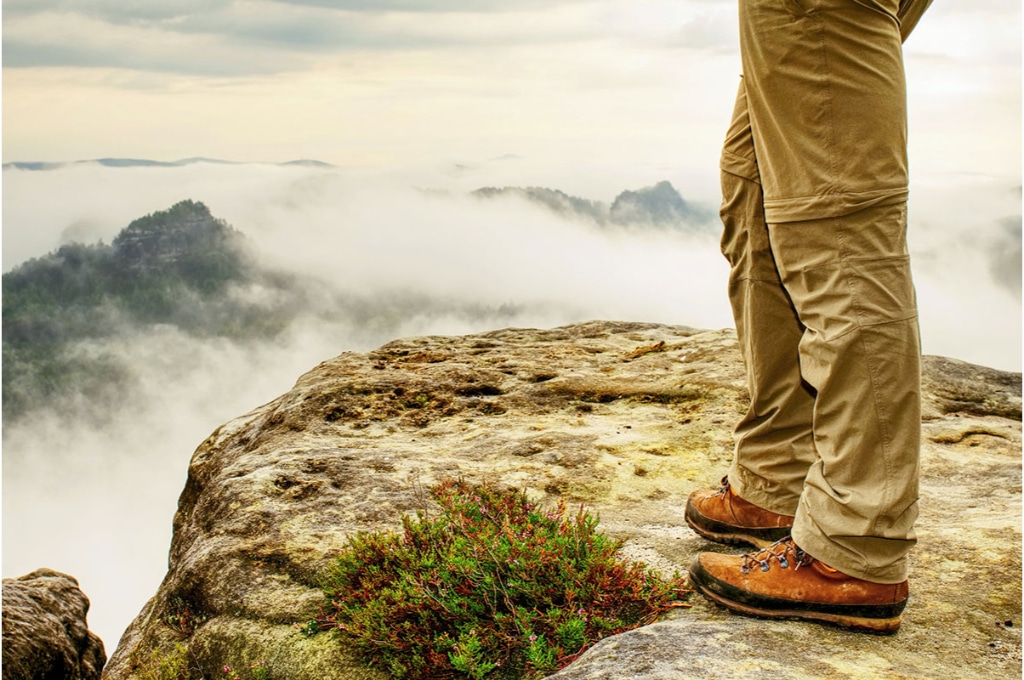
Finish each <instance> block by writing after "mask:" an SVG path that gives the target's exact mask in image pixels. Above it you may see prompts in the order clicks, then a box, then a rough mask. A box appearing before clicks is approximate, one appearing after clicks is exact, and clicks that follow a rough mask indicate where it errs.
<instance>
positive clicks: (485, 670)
mask: <svg viewBox="0 0 1024 680" xmlns="http://www.w3.org/2000/svg"><path fill="white" fill-rule="evenodd" d="M430 495H431V497H432V498H433V499H434V501H436V502H437V504H438V505H439V506H440V515H438V516H437V517H430V516H429V515H428V514H427V513H426V512H422V511H421V512H419V513H417V516H416V517H415V518H412V517H409V516H406V517H404V518H403V520H402V524H403V531H400V532H376V533H360V534H358V535H357V536H355V537H354V538H352V539H351V540H350V543H349V545H348V546H346V548H345V549H344V550H342V552H341V553H340V555H339V556H338V558H337V559H336V561H335V562H334V564H333V566H332V568H331V570H330V573H329V576H328V579H327V584H326V585H325V592H326V594H327V597H328V600H329V606H328V609H327V611H326V613H325V614H324V616H322V617H321V619H319V620H318V622H317V623H318V627H319V628H320V629H327V628H330V629H333V630H335V631H336V632H337V634H338V635H339V636H340V638H341V642H342V644H344V645H346V646H350V647H352V648H354V649H355V650H357V651H358V652H359V653H360V654H361V655H362V656H363V657H364V658H365V659H366V660H367V661H368V662H369V663H370V664H371V665H373V666H375V667H378V668H381V669H383V670H385V671H387V672H388V673H390V674H391V675H392V676H393V677H396V678H410V679H413V680H415V679H417V678H465V677H469V678H473V679H474V680H480V679H482V678H489V679H490V678H493V679H495V680H497V679H508V678H538V677H542V676H544V675H547V674H550V673H552V672H554V671H556V670H557V669H559V668H562V667H563V666H565V665H567V664H569V663H570V662H571V661H573V660H574V659H575V658H576V657H577V656H579V655H580V654H581V653H582V652H583V651H584V650H585V649H586V648H588V647H589V646H591V645H593V644H594V643H595V642H596V641H598V640H600V639H601V638H604V637H607V636H609V635H614V634H616V633H620V632H622V631H625V630H629V629H631V628H636V627H638V626H641V625H644V624H647V623H650V622H652V621H654V620H655V618H657V616H658V615H659V614H661V613H663V612H665V611H667V610H668V609H671V608H673V607H679V606H687V605H685V603H684V600H685V598H686V597H687V595H688V594H689V592H690V591H689V590H688V589H687V588H686V587H685V581H684V579H683V578H682V577H681V576H680V575H679V574H678V573H676V574H674V575H673V576H672V577H671V578H668V579H663V578H662V577H660V576H659V575H658V574H657V573H656V572H654V571H653V570H651V569H649V568H648V567H647V566H646V565H644V564H643V563H640V562H631V561H629V560H626V559H623V558H622V557H620V556H619V555H618V554H617V553H618V550H619V548H620V547H621V545H622V542H621V541H618V540H614V539H611V538H609V537H607V536H605V535H603V534H602V533H600V532H599V531H598V530H597V525H598V519H597V518H596V517H595V516H593V515H591V514H590V513H589V512H587V511H586V510H585V509H584V508H583V507H582V506H581V507H580V508H579V509H578V510H577V511H576V512H574V513H570V512H569V511H568V510H567V509H566V505H565V503H564V502H560V503H559V504H558V505H557V506H556V507H554V508H541V507H538V506H536V505H534V504H533V503H531V502H530V501H529V500H528V499H527V497H526V494H525V493H523V492H521V491H502V490H498V489H496V488H493V487H491V486H488V485H481V486H473V485H470V484H468V483H466V482H464V481H461V480H450V479H449V480H445V481H442V482H440V483H439V484H437V485H435V486H433V487H431V489H430Z"/></svg>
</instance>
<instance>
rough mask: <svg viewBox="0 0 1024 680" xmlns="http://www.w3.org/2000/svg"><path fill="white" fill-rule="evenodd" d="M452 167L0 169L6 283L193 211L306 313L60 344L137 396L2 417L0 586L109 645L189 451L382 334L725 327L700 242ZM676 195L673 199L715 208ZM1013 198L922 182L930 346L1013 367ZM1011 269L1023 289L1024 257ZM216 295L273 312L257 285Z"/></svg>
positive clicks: (514, 163)
mask: <svg viewBox="0 0 1024 680" xmlns="http://www.w3.org/2000/svg"><path fill="white" fill-rule="evenodd" d="M464 165H467V166H468V165H471V166H472V171H467V172H465V173H460V174H456V175H452V174H451V173H449V172H447V168H441V169H437V168H426V169H423V168H421V169H418V170H407V171H405V172H403V173H401V174H398V175H388V176H385V175H376V176H370V175H365V174H362V175H361V174H357V173H354V172H352V171H347V170H341V169H323V168H303V167H295V166H289V167H280V166H269V165H236V166H219V165H211V164H196V165H189V166H182V167H177V168H108V167H102V166H96V165H89V164H83V165H72V166H66V167H63V168H60V169H56V170H48V171H35V172H33V171H23V170H14V169H8V170H5V171H4V199H5V200H4V204H3V210H4V227H5V228H4V231H3V241H4V243H3V245H4V248H3V254H4V258H5V261H4V269H5V270H9V269H10V268H11V267H12V266H14V265H15V264H17V263H18V262H20V261H23V260H25V259H28V258H30V257H34V256H40V255H43V254H45V253H46V252H49V251H50V250H52V249H54V248H56V247H57V246H58V245H59V244H60V243H61V242H62V241H68V240H73V239H74V238H76V237H82V238H87V239H95V238H103V239H104V240H106V241H107V242H109V241H110V240H111V239H112V238H113V236H114V235H115V234H116V233H117V232H118V231H119V230H120V229H122V228H123V227H124V226H125V225H127V224H128V222H130V221H131V220H132V219H134V218H136V217H139V216H141V215H143V214H146V213H150V212H153V211H156V210H163V209H166V208H167V207H169V206H170V205H171V204H173V203H175V202H177V201H179V200H181V199H184V198H193V199H196V200H202V201H204V202H205V203H206V204H207V205H208V206H209V207H210V209H211V211H212V212H213V214H214V215H215V216H217V217H221V218H224V219H225V220H227V221H228V222H229V223H230V224H231V225H233V226H234V227H236V228H237V229H240V230H241V231H243V232H244V233H246V234H247V235H248V236H249V238H250V240H251V241H252V242H253V244H254V246H255V247H257V248H258V249H259V251H260V253H261V258H262V261H263V262H264V264H265V265H266V266H268V267H272V268H275V269H276V270H278V271H281V272H285V273H288V272H291V273H293V274H295V275H296V276H299V275H301V276H300V277H299V278H300V279H301V281H302V284H301V285H302V286H303V287H302V289H301V291H300V292H301V294H300V295H299V296H298V297H297V298H294V299H297V300H301V305H302V310H301V313H298V314H297V315H296V317H295V319H294V320H293V322H292V323H291V325H290V326H289V327H288V328H287V329H286V330H285V332H283V333H282V334H280V335H278V336H276V337H273V338H270V339H264V340H255V339H253V340H250V341H231V340H227V339H224V338H200V337H196V336H193V335H189V334H187V333H184V332H182V331H180V330H178V329H176V328H174V327H169V326H157V327H152V326H151V327H139V326H131V325H126V326H125V327H124V328H122V329H121V332H119V333H116V334H113V335H112V337H111V338H108V339H106V340H102V341H100V340H96V341H91V342H87V343H82V345H81V346H79V347H77V348H75V351H77V352H82V353H89V354H90V355H91V356H96V357H106V358H108V359H110V360H111V361H115V362H119V364H120V365H122V366H125V367H127V368H128V369H129V371H130V373H131V375H132V376H133V378H132V380H131V381H129V382H128V383H126V386H125V388H124V389H125V390H127V394H128V396H129V397H130V398H124V395H122V397H121V398H120V399H119V400H118V401H117V404H118V406H117V409H116V410H115V411H113V412H112V413H111V414H110V417H108V418H105V419H104V418H95V417H92V416H88V417H87V414H88V412H89V408H95V406H96V405H95V404H90V405H89V408H85V407H84V405H83V404H81V403H76V401H75V397H74V395H70V396H65V398H64V400H63V401H61V403H60V404H59V405H57V406H59V407H55V408H52V409H49V410H47V411H41V412H38V413H36V414H35V415H34V417H32V418H31V419H23V420H20V421H16V422H15V423H6V422H5V427H4V479H3V486H4V488H3V491H4V493H3V505H4V507H3V510H4V527H3V529H4V551H3V557H4V564H3V571H4V575H5V576H17V575H20V574H22V573H26V572H28V571H31V570H32V569H35V568H38V567H40V566H48V567H51V568H54V569H59V570H63V571H66V572H69V573H71V574H74V575H75V576H76V577H78V578H79V580H80V581H81V583H82V586H83V588H84V590H85V592H86V593H87V594H88V595H89V596H90V598H91V599H92V603H93V605H92V609H91V611H90V624H91V626H92V627H93V629H94V630H97V631H98V632H99V633H100V635H101V636H102V637H103V638H104V640H105V642H106V644H107V647H108V650H109V649H112V648H113V646H114V645H115V644H116V641H117V639H118V637H119V636H120V633H121V631H122V630H123V629H124V627H125V626H127V625H128V623H129V621H130V620H131V618H132V617H134V616H135V614H136V613H138V611H139V610H140V609H141V607H142V605H143V604H144V603H145V600H146V599H147V598H148V597H149V596H150V595H151V594H152V592H153V591H154V590H155V588H156V586H157V585H158V583H159V580H160V578H161V577H162V575H163V573H164V570H165V569H166V554H167V548H168V545H169V542H170V532H171V527H170V522H171V517H172V514H173V512H174V507H175V503H176V499H177V495H178V494H179V493H180V491H181V488H182V486H183V484H184V481H185V476H186V472H187V466H188V458H189V454H190V452H191V451H192V450H193V449H194V448H195V447H196V446H197V445H198V444H199V443H200V442H201V441H203V440H204V439H205V437H206V436H207V435H208V434H209V433H210V432H212V431H213V429H214V428H216V427H217V426H218V425H220V424H222V423H224V422H226V421H228V420H230V419H232V418H234V417H237V416H239V415H240V414H243V413H245V412H247V411H249V410H250V409H252V408H254V407H256V406H257V405H259V404H261V403H264V402H266V401H269V400H270V399H273V398H274V397H276V396H277V395H279V394H281V393H283V392H284V391H286V390H287V389H289V388H290V387H291V385H292V384H294V382H295V380H296V379H297V378H298V377H299V375H300V374H302V373H303V372H305V371H306V370H309V369H310V368H312V367H314V366H315V365H316V364H317V363H319V362H320V361H322V360H324V359H327V358H329V357H331V356H334V355H336V354H339V353H341V352H343V351H352V350H354V351H363V350H368V349H371V348H374V347H376V346H379V345H380V344H383V343H384V342H387V341H388V340H391V339H394V338H397V337H406V336H410V335H424V334H462V333H471V332H482V331H486V330H492V329H494V328H500V327H509V326H531V327H552V326H557V325H561V324H566V323H571V322H575V321H584V320H589V319H595V318H604V319H616V320H635V321H655V322H664V323H676V324H682V325H688V326H695V327H704V328H719V327H723V326H730V325H732V324H731V317H730V313H729V308H728V303H727V299H726V295H725V281H726V276H727V271H726V265H725V261H724V259H723V258H722V257H721V255H720V254H719V253H718V244H717V238H716V237H715V236H714V235H702V234H700V233H690V232H687V231H684V230H665V229H652V228H646V229H645V228H642V227H640V226H634V227H628V228H627V227H617V226H615V227H609V226H607V225H605V226H604V227H602V226H600V225H597V224H595V223H594V222H593V221H592V220H591V221H588V220H586V219H573V218H566V217H564V216H559V215H558V214H556V213H554V212H552V211H551V210H550V209H549V208H548V207H545V206H544V205H539V204H535V203H531V202H530V201H528V200H526V199H523V198H521V197H518V198H517V197H516V196H515V195H510V196H508V197H504V198H496V199H492V200H489V201H484V200H480V199H478V198H474V197H472V196H470V195H469V194H468V192H469V191H470V190H471V189H473V188H477V187H480V186H487V185H492V186H509V185H512V186H515V185H518V186H529V185H536V184H539V183H540V182H538V181H537V179H538V175H537V174H534V173H535V170H536V169H534V168H531V167H530V166H529V164H528V163H526V162H524V161H522V160H506V161H501V162H498V161H480V162H477V163H465V164H464ZM577 170H584V169H577ZM644 172H647V171H644ZM587 177H588V175H587V174H586V172H579V171H572V170H565V171H564V174H562V175H560V176H559V175H555V174H551V175H548V176H545V177H543V182H544V183H545V184H547V185H548V186H550V187H551V188H557V189H564V190H567V191H569V192H571V193H573V194H574V195H578V196H580V197H582V198H588V199H593V200H600V201H603V202H605V203H610V202H611V201H612V199H613V198H614V197H615V195H616V194H617V193H618V192H619V191H621V190H623V189H637V188H639V187H641V186H645V185H649V184H652V183H653V182H651V181H650V178H649V177H647V176H646V175H640V174H638V175H636V176H629V175H628V173H626V174H623V175H620V176H618V177H617V178H616V180H615V181H616V183H617V186H616V187H615V188H614V189H611V188H609V187H607V186H605V185H604V183H605V182H607V181H608V180H607V178H606V177H593V178H591V179H585V178H587ZM670 179H672V180H673V183H674V184H675V185H676V187H677V188H678V189H679V190H680V191H681V192H682V194H683V195H684V197H685V198H686V199H687V201H688V202H696V203H698V204H702V205H705V206H708V205H714V204H715V203H716V202H717V199H716V197H715V196H714V195H709V194H708V193H707V192H702V191H698V192H697V193H696V194H693V193H691V192H690V191H688V188H687V186H686V184H685V182H683V181H680V180H679V179H678V178H670ZM1017 184H1019V179H1018V180H1016V181H1015V182H1013V183H1008V182H1004V181H1000V180H995V179H992V178H983V177H982V178H979V177H959V176H958V177H940V178H931V179H928V178H926V179H925V180H923V181H921V182H918V184H917V185H915V190H914V197H913V199H912V200H913V202H912V205H911V226H910V232H911V249H912V262H913V267H914V271H915V278H916V282H917V287H918V292H919V299H920V307H921V323H922V330H923V338H924V347H925V351H926V352H928V353H938V354H946V355H951V356H955V357H958V358H962V359H967V360H970V361H974V362H976V363H982V364H988V365H993V366H996V367H1000V368H1009V369H1015V370H1019V368H1020V343H1021V335H1020V324H1021V309H1020V289H1019V285H1018V287H1017V289H1016V292H1014V290H1013V288H1012V285H1011V284H1012V274H1013V262H1012V258H1011V257H1009V255H1007V256H1006V257H1003V256H1004V254H1006V253H1008V252H1010V251H1011V250H1012V248H1013V247H1014V245H1016V247H1017V248H1018V249H1019V247H1020V218H1019V215H1020V192H1019V190H1018V189H1016V185H1017ZM428 189H429V191H428ZM53 196H60V197H61V200H59V201H54V200H51V199H52V197H53ZM1014 220H1016V221H1014ZM1016 266H1017V270H1016V271H1017V273H1018V281H1019V267H1020V263H1019V256H1018V259H1017V262H1016ZM293 292H294V291H293ZM231 294H232V295H233V296H236V297H238V298H239V299H243V300H244V301H246V302H247V303H248V304H253V305H261V304H262V305H266V306H267V308H268V309H272V308H275V307H277V306H280V304H281V299H278V298H275V297H274V296H275V295H280V294H281V293H280V291H279V290H274V289H272V288H267V287H259V286H251V287H247V288H237V289H235V290H234V291H233V292H232V293H231ZM290 299H291V298H290ZM115 322H116V321H115ZM112 323H114V322H112ZM101 406H102V405H101ZM93 415H95V414H93ZM42 537H45V538H42Z"/></svg>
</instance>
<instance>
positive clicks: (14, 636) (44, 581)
mask: <svg viewBox="0 0 1024 680" xmlns="http://www.w3.org/2000/svg"><path fill="white" fill-rule="evenodd" d="M88 611H89V598H87V597H86V596H85V594H84V593H83V592H82V591H81V590H80V589H79V587H78V581H76V580H75V579H74V578H72V577H71V576H68V575H67V574H61V573H60V572H56V571H53V570H51V569H37V570H36V571H33V572H32V573H31V574H26V575H25V576H22V577H20V578H16V579H15V578H5V579H4V580H3V679H4V680H36V679H38V680H95V679H96V678H99V677H100V671H101V670H102V668H103V664H104V663H106V661H107V655H106V652H105V651H104V649H103V641H102V640H100V639H99V638H98V637H97V636H96V635H94V634H93V633H91V632H89V626H88V624H87V623H86V614H87V613H88Z"/></svg>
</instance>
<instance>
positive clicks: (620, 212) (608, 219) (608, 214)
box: [472, 181, 718, 231]
mask: <svg viewBox="0 0 1024 680" xmlns="http://www.w3.org/2000/svg"><path fill="white" fill-rule="evenodd" d="M472 195H473V196H475V197H477V198H483V199H493V198H499V197H509V196H512V197H516V198H521V199H524V200H527V201H530V202H531V203H536V204H538V205H542V206H544V207H545V208H547V209H549V210H551V211H552V212H554V213H556V214H558V215H560V216H562V217H574V218H577V219H585V220H589V221H592V222H595V223H596V224H598V225H601V226H611V225H614V226H633V227H644V226H646V227H657V228H661V229H680V230H684V231H705V230H706V229H707V230H708V231H710V227H709V225H711V223H712V219H713V218H714V217H716V215H715V213H714V212H713V211H709V210H707V209H704V208H701V207H698V206H694V205H691V204H690V203H687V202H686V201H685V200H684V199H683V197H682V196H681V195H680V194H679V192H678V191H676V189H675V187H673V186H672V184H671V182H667V181H662V182H658V183H657V184H655V185H653V186H649V187H644V188H642V189H637V190H635V191H623V192H622V193H620V194H619V195H618V196H616V197H615V200H614V201H612V203H611V204H610V205H609V204H607V203H602V202H600V201H592V200H590V199H586V198H579V197H577V196H570V195H569V194H567V193H565V192H564V191H559V190H558V189H547V188H544V187H502V188H497V187H483V188H481V189H477V190H476V191H474V192H472ZM713 228H714V229H717V228H718V226H717V224H715V225H714V227H713Z"/></svg>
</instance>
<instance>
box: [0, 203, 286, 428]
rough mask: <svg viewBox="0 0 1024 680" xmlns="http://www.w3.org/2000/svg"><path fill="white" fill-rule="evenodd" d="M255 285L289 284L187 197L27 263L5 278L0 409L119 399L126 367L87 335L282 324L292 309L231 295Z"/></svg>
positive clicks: (239, 333) (257, 332)
mask: <svg viewBox="0 0 1024 680" xmlns="http://www.w3.org/2000/svg"><path fill="white" fill-rule="evenodd" d="M253 284H258V285H260V286H264V287H271V288H276V289H279V290H285V289H287V288H289V287H290V284H291V282H290V280H289V278H288V277H287V276H284V275H281V274H274V273H271V272H268V271H265V270H263V269H261V268H260V267H259V266H258V265H257V263H256V259H255V257H254V255H253V254H252V250H251V248H250V246H249V244H248V241H247V239H246V237H245V236H244V235H243V234H242V233H241V232H239V231H238V230H236V229H234V228H232V227H231V226H229V225H228V224H227V223H226V222H224V221H223V220H220V219H217V218H215V217H214V216H213V215H211V214H210V211H209V209H208V208H207V207H206V206H205V205H204V204H202V203H200V202H196V201H191V200H186V201H181V202H180V203H177V204H175V205H174V206H172V207H171V208H170V209H168V210H164V211H159V212H155V213H152V214H150V215H146V216H145V217H141V218H139V219H137V220H135V221H133V222H132V223H131V224H129V225H128V226H127V227H125V228H124V229H123V230H122V231H121V232H120V233H119V234H118V235H117V236H116V237H115V238H114V240H113V242H112V243H110V244H109V245H108V244H105V243H102V242H100V243H96V244H92V245H86V244H82V243H71V244H68V245H64V246H61V247H60V248H58V249H57V250H55V251H53V252H52V253H50V254H48V255H46V256H43V257H40V258H36V259H33V260H29V261H28V262H26V263H24V264H22V265H20V266H19V267H17V268H15V269H14V270H12V271H11V272H9V273H7V274H4V275H3V369H4V370H3V413H4V416H5V417H6V418H8V419H12V418H14V419H16V418H18V417H19V416H21V415H23V414H24V413H25V412H26V411H27V410H28V409H30V408H32V407H38V406H45V405H47V404H49V403H52V400H54V399H58V398H60V397H62V396H65V397H66V396H68V395H69V393H70V392H72V391H73V392H74V394H75V395H78V396H79V397H84V398H85V399H86V400H92V399H98V398H101V397H102V398H103V401H109V397H113V396H116V393H117V392H118V391H119V390H120V389H121V387H123V382H124V381H125V380H127V379H129V378H130V375H129V371H128V370H127V368H126V367H125V366H123V365H122V364H121V363H120V362H118V361H117V359H116V357H111V356H105V355H104V353H103V352H97V351H96V347H94V346H90V343H89V341H91V340H92V341H101V340H103V339H105V338H109V337H112V336H114V335H118V334H124V333H125V332H126V331H131V330H133V329H136V330H137V329H139V328H144V327H147V326H153V325H157V324H169V325H172V326H175V327H177V328H178V329H180V330H182V331H184V332H187V333H189V334H196V335H204V336H228V337H233V338H241V337H254V336H258V337H268V336H272V335H274V334H275V333H278V332H280V330H282V329H283V328H284V327H285V326H286V325H287V323H288V318H287V307H286V306H278V307H277V308H276V309H275V310H268V309H267V308H266V306H264V305H261V304H258V303H256V301H254V300H249V301H247V300H245V299H244V298H243V297H242V296H238V295H230V294H229V292H230V290H231V289H232V288H234V287H237V286H244V285H253Z"/></svg>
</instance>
